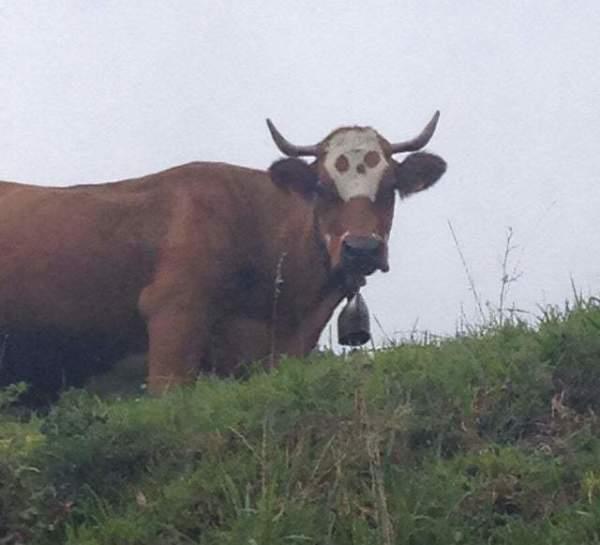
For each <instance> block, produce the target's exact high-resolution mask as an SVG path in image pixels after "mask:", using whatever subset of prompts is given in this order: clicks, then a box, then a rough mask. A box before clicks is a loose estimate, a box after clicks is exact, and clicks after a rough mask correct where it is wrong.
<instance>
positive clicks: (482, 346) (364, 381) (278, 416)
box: [0, 300, 600, 545]
mask: <svg viewBox="0 0 600 545" xmlns="http://www.w3.org/2000/svg"><path fill="white" fill-rule="evenodd" d="M597 303H598V302H597V301H596V300H591V301H588V302H582V301H579V303H578V304H577V305H576V307H575V308H574V309H567V310H565V311H559V310H557V309H549V310H546V311H545V312H544V313H543V315H542V317H541V318H540V320H539V323H537V324H536V325H535V327H534V326H531V325H527V324H525V323H523V322H520V321H518V320H516V319H515V320H503V321H502V322H499V323H497V324H496V325H495V326H493V327H486V328H483V329H480V330H478V331H475V332H472V333H470V334H469V335H464V336H457V337H456V338H452V339H448V340H443V341H441V342H436V343H435V344H429V345H419V344H414V343H413V344H404V345H399V346H396V347H393V348H389V349H385V350H381V351H378V352H376V353H375V354H374V357H373V358H370V357H368V356H367V355H366V354H365V353H360V352H359V353H355V354H353V355H351V357H349V358H345V359H344V358H340V357H335V356H333V355H321V356H315V357H314V358H313V359H312V360H311V361H308V362H307V361H294V360H289V361H286V362H285V363H284V364H283V365H282V366H281V368H280V369H278V370H277V371H273V372H270V373H263V372H261V371H255V372H253V373H252V374H251V376H250V377H249V378H248V379H247V380H245V381H233V380H231V381H228V380H216V379H211V378H205V379H202V380H201V381H199V382H198V384H197V385H196V387H194V388H190V389H187V390H181V391H177V392H174V393H173V394H171V395H167V396H164V397H162V398H160V399H152V398H149V397H145V396H144V397H140V398H131V397H130V398H128V399H114V400H110V401H109V400H101V399H99V398H98V397H96V396H94V395H92V394H90V393H86V392H77V391H73V392H69V393H67V394H66V395H64V396H63V398H62V399H61V400H60V402H59V403H58V404H57V405H56V406H55V407H53V408H52V410H51V411H50V412H49V414H47V415H46V416H40V415H37V416H36V415H34V416H27V417H24V416H23V415H18V414H15V412H14V410H9V406H10V405H11V403H12V401H14V399H15V398H16V397H18V395H19V389H18V388H12V389H9V390H5V391H4V392H3V393H2V394H1V396H2V397H0V405H1V406H3V409H2V412H1V414H2V416H0V543H1V544H3V545H16V544H20V543H23V544H29V543H33V544H44V545H46V544H48V545H52V544H59V543H66V544H70V545H75V544H77V545H117V544H118V545H138V544H139V545H153V544H156V545H159V544H160V545H184V544H207V545H208V544H219V545H221V544H232V545H240V544H248V545H270V544H277V545H281V544H290V545H292V544H315V545H316V544H319V545H326V544H331V545H333V544H339V545H349V544H357V545H368V544H374V545H375V544H377V545H381V544H384V545H390V544H410V545H421V544H422V545H435V544H444V545H447V544H452V543H454V544H482V543H490V544H504V543H507V544H508V543H510V544H511V545H519V544H523V545H525V544H527V545H530V544H533V543H544V544H557V545H558V544H560V545H568V544H594V543H600V421H599V418H598V416H597V413H598V412H599V410H600V395H598V394H599V392H600V305H598V304H597Z"/></svg>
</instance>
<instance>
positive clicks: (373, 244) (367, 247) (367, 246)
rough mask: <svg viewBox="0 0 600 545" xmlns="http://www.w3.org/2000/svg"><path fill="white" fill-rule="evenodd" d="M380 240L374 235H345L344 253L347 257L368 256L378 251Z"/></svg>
mask: <svg viewBox="0 0 600 545" xmlns="http://www.w3.org/2000/svg"><path fill="white" fill-rule="evenodd" d="M381 245H382V241H381V240H379V239H378V238H375V237H347V238H346V239H345V240H344V244H343V247H344V253H345V254H346V255H347V256H348V257H355V258H359V257H363V258H368V257H372V256H375V255H377V254H378V253H379V250H380V248H381Z"/></svg>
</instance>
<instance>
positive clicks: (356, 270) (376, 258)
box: [341, 235, 388, 276]
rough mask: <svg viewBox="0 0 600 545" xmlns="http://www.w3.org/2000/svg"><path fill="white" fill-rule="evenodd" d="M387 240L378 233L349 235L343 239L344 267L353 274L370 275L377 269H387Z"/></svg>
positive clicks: (342, 254) (342, 256) (342, 255)
mask: <svg viewBox="0 0 600 545" xmlns="http://www.w3.org/2000/svg"><path fill="white" fill-rule="evenodd" d="M385 254H386V252H385V242H384V240H383V239H382V238H381V237H380V236H378V235H371V236H353V235H348V236H346V237H345V238H344V240H343V241H342V253H341V260H342V267H343V268H344V270H346V271H348V272H350V273H352V274H360V275H363V276H368V275H369V274H373V273H374V272H375V271H376V270H377V269H381V270H382V271H384V272H385V271H387V270H388V266H387V263H386V258H385Z"/></svg>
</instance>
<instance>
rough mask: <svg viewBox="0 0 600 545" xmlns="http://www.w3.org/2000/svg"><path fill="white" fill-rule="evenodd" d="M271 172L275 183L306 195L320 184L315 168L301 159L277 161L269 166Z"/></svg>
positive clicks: (311, 192)
mask: <svg viewBox="0 0 600 545" xmlns="http://www.w3.org/2000/svg"><path fill="white" fill-rule="evenodd" d="M269 174H270V175H271V180H273V182H275V184H277V185H279V186H282V187H286V188H288V189H291V190H292V191H296V192H298V193H300V194H301V195H304V196H309V195H311V194H313V193H314V192H315V190H316V189H317V186H318V184H319V178H318V177H317V173H316V172H315V170H314V169H313V168H312V167H311V166H310V165H308V164H307V163H305V162H304V161H302V160H301V159H295V158H287V159H281V160H279V161H276V162H275V163H273V164H272V165H271V168H269Z"/></svg>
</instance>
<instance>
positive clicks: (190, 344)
mask: <svg viewBox="0 0 600 545" xmlns="http://www.w3.org/2000/svg"><path fill="white" fill-rule="evenodd" d="M207 336H208V324H207V323H206V309H205V308H204V309H203V308H202V307H201V306H199V305H193V306H190V305H189V304H186V305H185V306H182V305H176V304H172V303H171V304H167V305H165V306H163V307H162V308H161V309H160V310H159V311H157V312H155V313H153V314H152V315H151V316H149V317H148V390H149V391H150V393H152V394H161V393H163V392H165V391H167V390H169V389H170V388H173V387H176V386H181V385H184V384H191V383H193V382H194V380H195V379H196V376H197V374H198V369H199V364H200V362H201V360H202V357H203V356H204V351H205V349H206V341H207Z"/></svg>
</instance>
